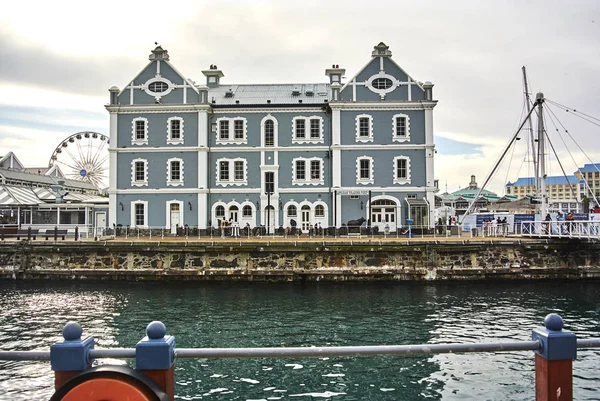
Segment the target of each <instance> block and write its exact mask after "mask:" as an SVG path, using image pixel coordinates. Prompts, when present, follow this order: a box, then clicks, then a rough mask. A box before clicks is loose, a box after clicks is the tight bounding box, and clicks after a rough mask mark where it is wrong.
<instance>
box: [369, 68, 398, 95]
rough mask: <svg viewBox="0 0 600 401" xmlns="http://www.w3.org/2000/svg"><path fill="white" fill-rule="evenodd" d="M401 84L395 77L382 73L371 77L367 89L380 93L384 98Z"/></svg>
mask: <svg viewBox="0 0 600 401" xmlns="http://www.w3.org/2000/svg"><path fill="white" fill-rule="evenodd" d="M398 85H399V82H398V80H397V79H396V78H394V77H393V76H391V75H389V74H386V73H384V72H380V73H379V74H375V75H373V76H371V78H369V79H368V80H367V82H366V85H365V86H366V87H367V88H369V89H370V90H371V91H373V92H375V93H378V94H379V95H380V96H381V97H382V98H383V97H384V96H385V95H386V94H387V93H390V92H392V91H393V90H394V89H396V88H397V87H398Z"/></svg>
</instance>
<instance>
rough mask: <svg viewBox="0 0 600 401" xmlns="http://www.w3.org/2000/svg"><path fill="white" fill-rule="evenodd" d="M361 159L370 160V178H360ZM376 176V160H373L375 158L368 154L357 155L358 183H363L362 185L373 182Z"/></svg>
mask: <svg viewBox="0 0 600 401" xmlns="http://www.w3.org/2000/svg"><path fill="white" fill-rule="evenodd" d="M361 160H369V167H370V169H369V170H370V171H369V178H360V161H361ZM374 176H375V160H373V158H372V157H371V156H366V155H363V156H360V157H357V158H356V183H357V184H362V185H367V184H373V183H374V182H375V179H374Z"/></svg>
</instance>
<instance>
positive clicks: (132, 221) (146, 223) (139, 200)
mask: <svg viewBox="0 0 600 401" xmlns="http://www.w3.org/2000/svg"><path fill="white" fill-rule="evenodd" d="M138 204H142V205H144V224H142V225H140V226H137V225H136V224H135V205H138ZM130 223H131V224H130V226H131V227H132V228H133V227H139V228H148V201H143V200H141V199H138V200H136V201H134V202H131V219H130Z"/></svg>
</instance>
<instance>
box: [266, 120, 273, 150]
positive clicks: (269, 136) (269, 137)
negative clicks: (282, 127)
mask: <svg viewBox="0 0 600 401" xmlns="http://www.w3.org/2000/svg"><path fill="white" fill-rule="evenodd" d="M265 146H275V123H274V122H273V120H267V121H265Z"/></svg>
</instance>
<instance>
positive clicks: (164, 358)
mask: <svg viewBox="0 0 600 401" xmlns="http://www.w3.org/2000/svg"><path fill="white" fill-rule="evenodd" d="M563 325H564V323H563V320H562V318H561V317H560V316H559V315H556V314H550V315H548V316H546V319H545V320H544V327H539V328H536V329H534V330H533V331H532V340H531V341H512V342H490V343H467V344H460V343H451V344H414V345H378V346H343V347H270V348H175V338H174V337H173V336H168V335H166V333H167V330H166V327H165V325H164V324H163V323H161V322H152V323H150V324H149V325H148V327H147V329H146V333H147V336H146V337H144V338H143V339H142V340H141V341H140V342H138V344H137V346H136V348H114V349H94V339H93V338H91V337H88V338H85V339H83V340H82V339H81V335H82V329H81V327H80V326H79V324H77V323H74V322H69V323H67V324H66V325H65V327H64V329H63V337H64V341H62V342H58V343H56V344H54V345H52V347H51V350H50V352H48V351H0V360H11V361H27V360H29V361H48V360H49V361H50V362H51V366H52V370H54V371H55V387H56V390H57V394H58V390H59V389H60V388H61V386H63V385H65V386H66V385H67V384H66V383H67V382H69V383H71V385H72V383H73V382H72V381H69V380H70V379H73V378H74V377H75V376H77V377H79V379H77V380H83V379H81V377H82V375H83V376H85V375H86V374H88V375H90V377H91V376H93V375H99V374H102V373H101V372H93V371H94V369H90V367H91V365H92V362H93V361H94V359H98V358H125V359H128V358H135V359H136V368H137V370H138V371H139V372H141V373H143V374H145V375H147V376H150V377H151V378H152V379H153V380H154V381H155V382H156V383H158V384H159V386H160V387H161V388H162V389H163V390H164V392H165V393H166V394H168V395H169V399H171V400H173V399H174V383H175V381H174V380H175V379H174V362H175V359H176V358H291V357H344V356H351V357H367V356H417V355H431V354H444V353H476V352H509V351H534V352H535V354H536V355H535V359H536V362H535V375H536V400H537V401H542V400H544V401H545V400H550V399H553V400H554V399H556V394H560V400H561V401H568V400H572V394H573V390H572V380H573V373H572V361H573V360H574V359H575V358H576V353H577V351H576V350H577V348H600V338H588V339H580V340H578V339H577V338H576V336H575V334H574V333H571V332H570V331H568V330H563ZM86 372H88V373H86ZM90 380H91V379H90Z"/></svg>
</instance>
